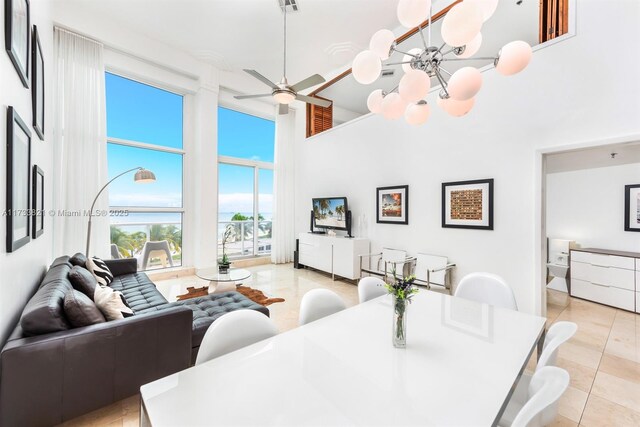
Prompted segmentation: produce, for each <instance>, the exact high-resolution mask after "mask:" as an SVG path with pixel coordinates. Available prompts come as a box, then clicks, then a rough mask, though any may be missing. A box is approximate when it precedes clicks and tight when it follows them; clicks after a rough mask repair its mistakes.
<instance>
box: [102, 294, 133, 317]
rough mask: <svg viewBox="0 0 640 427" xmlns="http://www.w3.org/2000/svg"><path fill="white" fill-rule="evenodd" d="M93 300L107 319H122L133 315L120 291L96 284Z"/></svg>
mask: <svg viewBox="0 0 640 427" xmlns="http://www.w3.org/2000/svg"><path fill="white" fill-rule="evenodd" d="M93 300H94V301H95V302H96V305H97V306H98V308H99V309H100V311H101V312H102V314H104V317H106V319H107V320H118V319H124V318H125V317H129V316H133V310H131V308H129V307H128V306H127V304H126V303H125V300H124V297H123V296H122V293H121V292H119V291H114V290H113V289H111V288H110V287H108V286H96V292H95V294H94V295H93Z"/></svg>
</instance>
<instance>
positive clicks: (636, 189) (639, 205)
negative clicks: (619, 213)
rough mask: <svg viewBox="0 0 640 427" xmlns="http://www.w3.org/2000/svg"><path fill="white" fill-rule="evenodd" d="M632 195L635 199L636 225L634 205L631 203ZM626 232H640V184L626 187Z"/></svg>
mask: <svg viewBox="0 0 640 427" xmlns="http://www.w3.org/2000/svg"><path fill="white" fill-rule="evenodd" d="M632 195H633V196H635V197H633V198H634V199H635V202H636V204H635V224H633V222H634V221H633V220H632V218H633V216H634V209H633V207H634V205H633V203H631V199H632ZM624 231H636V232H640V184H631V185H625V186H624Z"/></svg>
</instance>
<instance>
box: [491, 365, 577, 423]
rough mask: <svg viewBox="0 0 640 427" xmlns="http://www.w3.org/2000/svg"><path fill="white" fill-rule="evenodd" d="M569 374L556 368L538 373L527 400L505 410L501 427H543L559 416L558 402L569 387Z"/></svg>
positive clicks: (544, 369) (548, 368)
mask: <svg viewBox="0 0 640 427" xmlns="http://www.w3.org/2000/svg"><path fill="white" fill-rule="evenodd" d="M569 379H570V378H569V373H568V372H567V371H565V370H564V369H560V368H558V367H555V366H545V367H544V368H540V369H539V370H537V371H536V373H535V374H534V375H533V377H532V378H531V384H529V389H528V396H527V399H526V400H525V401H523V402H519V404H518V405H515V404H514V405H510V406H508V407H507V409H506V410H505V412H504V414H503V416H502V418H501V419H500V422H499V423H498V425H499V426H502V427H543V426H548V425H550V424H552V423H553V422H554V421H555V419H556V417H557V416H558V401H559V400H560V397H562V394H563V393H564V392H565V390H566V389H567V387H568V386H569Z"/></svg>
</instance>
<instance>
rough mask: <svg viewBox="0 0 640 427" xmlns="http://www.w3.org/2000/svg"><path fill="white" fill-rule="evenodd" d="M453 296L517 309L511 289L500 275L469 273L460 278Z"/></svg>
mask: <svg viewBox="0 0 640 427" xmlns="http://www.w3.org/2000/svg"><path fill="white" fill-rule="evenodd" d="M455 296H457V297H461V298H467V299H470V300H474V301H477V302H483V303H486V304H489V305H493V306H496V307H502V308H508V309H510V310H518V304H516V298H515V297H514V296H513V291H512V290H511V288H510V287H509V285H507V282H505V281H504V279H502V277H500V276H498V275H496V274H491V273H471V274H467V275H466V276H464V277H463V278H462V280H460V283H458V287H457V288H456V292H455Z"/></svg>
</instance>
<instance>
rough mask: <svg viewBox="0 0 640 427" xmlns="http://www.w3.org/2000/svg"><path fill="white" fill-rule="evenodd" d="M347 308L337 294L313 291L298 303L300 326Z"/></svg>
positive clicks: (328, 291) (321, 290)
mask: <svg viewBox="0 0 640 427" xmlns="http://www.w3.org/2000/svg"><path fill="white" fill-rule="evenodd" d="M345 308H347V306H346V304H345V303H344V301H343V300H342V298H340V296H339V295H338V294H336V293H335V292H333V291H330V290H329V289H313V290H311V291H309V292H307V293H306V294H304V296H303V297H302V301H301V302H300V317H299V319H298V323H299V324H300V326H302V325H306V324H307V323H311V322H313V321H315V320H318V319H322V318H323V317H325V316H329V315H331V314H334V313H337V312H339V311H342V310H344V309H345Z"/></svg>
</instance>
